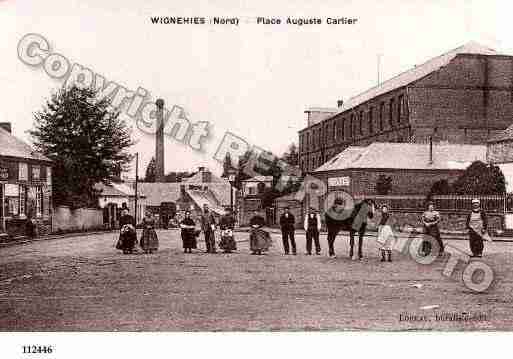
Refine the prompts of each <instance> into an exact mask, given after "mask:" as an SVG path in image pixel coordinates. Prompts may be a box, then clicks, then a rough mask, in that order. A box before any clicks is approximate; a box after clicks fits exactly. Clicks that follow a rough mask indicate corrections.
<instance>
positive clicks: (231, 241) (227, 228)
mask: <svg viewBox="0 0 513 359" xmlns="http://www.w3.org/2000/svg"><path fill="white" fill-rule="evenodd" d="M219 228H220V229H221V241H220V242H219V248H221V249H222V250H223V251H224V252H225V253H231V251H235V250H237V243H236V242H235V238H234V236H233V230H234V229H235V217H234V216H233V214H232V211H231V209H228V210H227V211H226V214H225V215H224V216H222V217H221V219H220V221H219Z"/></svg>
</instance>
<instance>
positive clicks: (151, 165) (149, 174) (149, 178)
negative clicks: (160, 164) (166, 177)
mask: <svg viewBox="0 0 513 359" xmlns="http://www.w3.org/2000/svg"><path fill="white" fill-rule="evenodd" d="M156 169H157V167H156V164H155V157H152V158H151V160H150V162H148V166H147V167H146V173H145V175H144V182H155V177H156V176H155V171H156Z"/></svg>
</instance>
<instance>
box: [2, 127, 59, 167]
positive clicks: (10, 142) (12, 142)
mask: <svg viewBox="0 0 513 359" xmlns="http://www.w3.org/2000/svg"><path fill="white" fill-rule="evenodd" d="M0 156H9V157H19V158H24V159H29V160H37V161H47V162H51V160H50V159H49V158H48V157H46V156H43V155H42V154H40V153H38V152H36V151H34V149H33V148H32V147H30V146H29V145H28V144H27V143H25V142H23V141H22V140H20V139H19V138H18V137H15V136H13V135H12V134H10V133H9V132H7V131H6V130H4V129H3V128H0Z"/></svg>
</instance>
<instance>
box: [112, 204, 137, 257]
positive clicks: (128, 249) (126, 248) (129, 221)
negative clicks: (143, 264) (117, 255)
mask: <svg viewBox="0 0 513 359" xmlns="http://www.w3.org/2000/svg"><path fill="white" fill-rule="evenodd" d="M121 213H122V215H121V217H120V218H119V227H120V231H119V241H118V245H117V246H116V248H118V249H121V250H122V251H123V253H124V254H129V253H132V252H133V250H134V247H135V244H136V243H137V233H136V231H135V220H134V217H132V216H131V215H129V214H128V210H127V209H124V210H123V211H122V212H121Z"/></svg>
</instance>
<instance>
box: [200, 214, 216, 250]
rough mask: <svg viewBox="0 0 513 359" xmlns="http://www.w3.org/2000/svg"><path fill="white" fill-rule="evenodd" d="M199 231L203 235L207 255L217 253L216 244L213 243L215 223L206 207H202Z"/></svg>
mask: <svg viewBox="0 0 513 359" xmlns="http://www.w3.org/2000/svg"><path fill="white" fill-rule="evenodd" d="M201 229H202V230H203V234H204V235H205V245H206V247H207V253H217V251H216V242H215V237H214V233H215V229H216V221H215V218H214V215H213V214H212V212H210V210H209V208H208V205H207V204H205V205H204V206H203V214H202V215H201Z"/></svg>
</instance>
